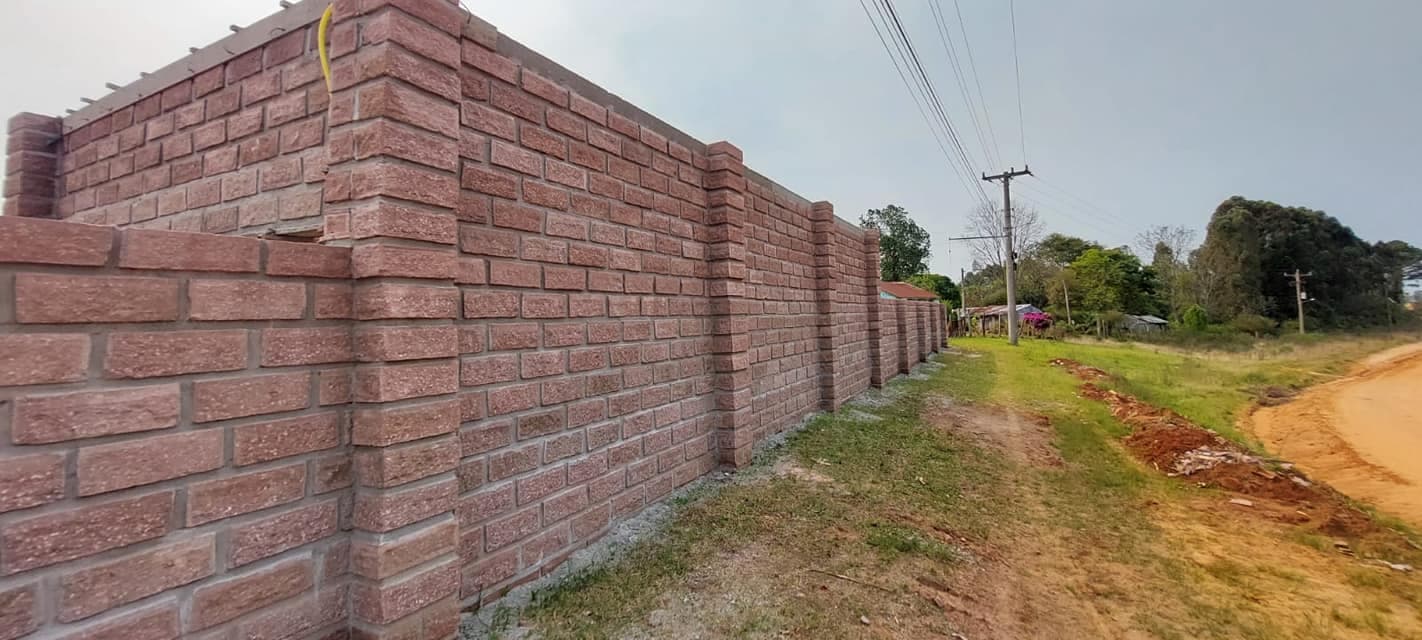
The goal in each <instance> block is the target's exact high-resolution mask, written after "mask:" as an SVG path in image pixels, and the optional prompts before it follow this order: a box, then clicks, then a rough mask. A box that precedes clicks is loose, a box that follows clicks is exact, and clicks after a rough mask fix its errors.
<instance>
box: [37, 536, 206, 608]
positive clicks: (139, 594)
mask: <svg viewBox="0 0 1422 640" xmlns="http://www.w3.org/2000/svg"><path fill="white" fill-rule="evenodd" d="M215 545H216V536H215V535H213V534H207V535H203V536H198V537H196V538H193V539H190V540H184V541H182V542H178V543H175V544H169V545H164V546H161V547H157V548H155V549H151V550H148V551H144V552H141V553H136V554H132V555H129V556H127V557H124V558H121V559H118V560H115V561H113V562H108V563H105V564H101V565H98V566H95V567H92V568H89V569H84V570H81V571H76V572H73V573H70V574H67V575H65V576H63V577H61V578H60V580H59V616H58V617H59V621H60V622H73V621H75V620H81V619H83V618H87V617H89V616H92V615H94V614H97V613H102V612H104V611H107V610H109V609H112V608H114V607H117V606H120V605H124V604H128V603H130V602H134V601H137V600H141V599H143V598H146V597H148V596H151V595H154V594H157V593H162V592H164V591H167V590H169V589H174V588H177V587H180V586H182V585H185V584H189V583H192V582H196V581H198V580H201V579H203V578H206V577H208V576H210V575H212V574H213V572H214V570H215V564H216V563H215V557H214V548H215Z"/></svg>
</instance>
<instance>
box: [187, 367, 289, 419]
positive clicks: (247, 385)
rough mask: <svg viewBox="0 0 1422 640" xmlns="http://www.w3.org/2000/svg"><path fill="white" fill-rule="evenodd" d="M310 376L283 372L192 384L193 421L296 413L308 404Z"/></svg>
mask: <svg viewBox="0 0 1422 640" xmlns="http://www.w3.org/2000/svg"><path fill="white" fill-rule="evenodd" d="M310 380H311V374H309V373H307V372H304V371H303V372H299V373H283V374H274V375H264V376H248V377H242V378H224V379H220V380H199V381H197V382H194V383H193V422H212V421H215V420H227V419H229V418H244V417H247V416H256V415H262V414H267V413H279V412H282V411H294V410H297V409H303V408H305V407H306V406H307V405H308V404H309V396H310V391H309V389H310Z"/></svg>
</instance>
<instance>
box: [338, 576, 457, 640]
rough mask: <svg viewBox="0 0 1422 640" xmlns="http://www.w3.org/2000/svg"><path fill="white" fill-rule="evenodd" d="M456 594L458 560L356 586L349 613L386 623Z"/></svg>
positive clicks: (368, 620)
mask: <svg viewBox="0 0 1422 640" xmlns="http://www.w3.org/2000/svg"><path fill="white" fill-rule="evenodd" d="M458 591H459V561H458V560H457V559H450V560H447V561H445V562H443V563H440V564H437V565H435V566H433V567H430V568H429V569H425V570H423V571H420V572H418V573H415V574H413V575H410V576H408V577H404V578H401V579H399V580H385V581H382V582H357V583H355V585H353V589H352V592H351V611H352V613H353V615H354V617H355V618H357V619H359V620H364V621H367V622H372V623H375V624H388V623H390V622H394V621H396V620H399V619H401V618H404V617H406V616H410V615H412V614H414V613H416V612H418V611H419V610H421V609H424V608H426V607H430V606H432V605H433V604H434V603H435V602H436V601H438V600H442V599H444V598H446V597H448V596H452V595H454V594H456V593H457V592H458ZM456 614H457V611H456ZM423 637H428V638H433V637H435V636H423Z"/></svg>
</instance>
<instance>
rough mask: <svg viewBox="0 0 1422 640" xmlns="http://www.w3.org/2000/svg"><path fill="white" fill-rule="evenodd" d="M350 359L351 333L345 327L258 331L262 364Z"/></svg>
mask: <svg viewBox="0 0 1422 640" xmlns="http://www.w3.org/2000/svg"><path fill="white" fill-rule="evenodd" d="M352 358H353V349H352V344H351V334H350V330H349V329H347V328H345V327H323V328H312V329H263V330H262V366H264V367H286V366H292V365H307V364H324V363H333V362H350V361H351V359H352Z"/></svg>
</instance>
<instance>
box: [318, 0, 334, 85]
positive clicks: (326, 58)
mask: <svg viewBox="0 0 1422 640" xmlns="http://www.w3.org/2000/svg"><path fill="white" fill-rule="evenodd" d="M335 8H336V5H335V4H330V5H327V6H326V11H325V12H323V13H322V14H321V24H320V25H318V26H317V27H316V55H317V56H318V57H320V58H321V75H322V76H325V78H326V93H330V92H331V54H330V52H328V51H326V30H327V29H330V28H331V12H332V11H333V10H334V9H335Z"/></svg>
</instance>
